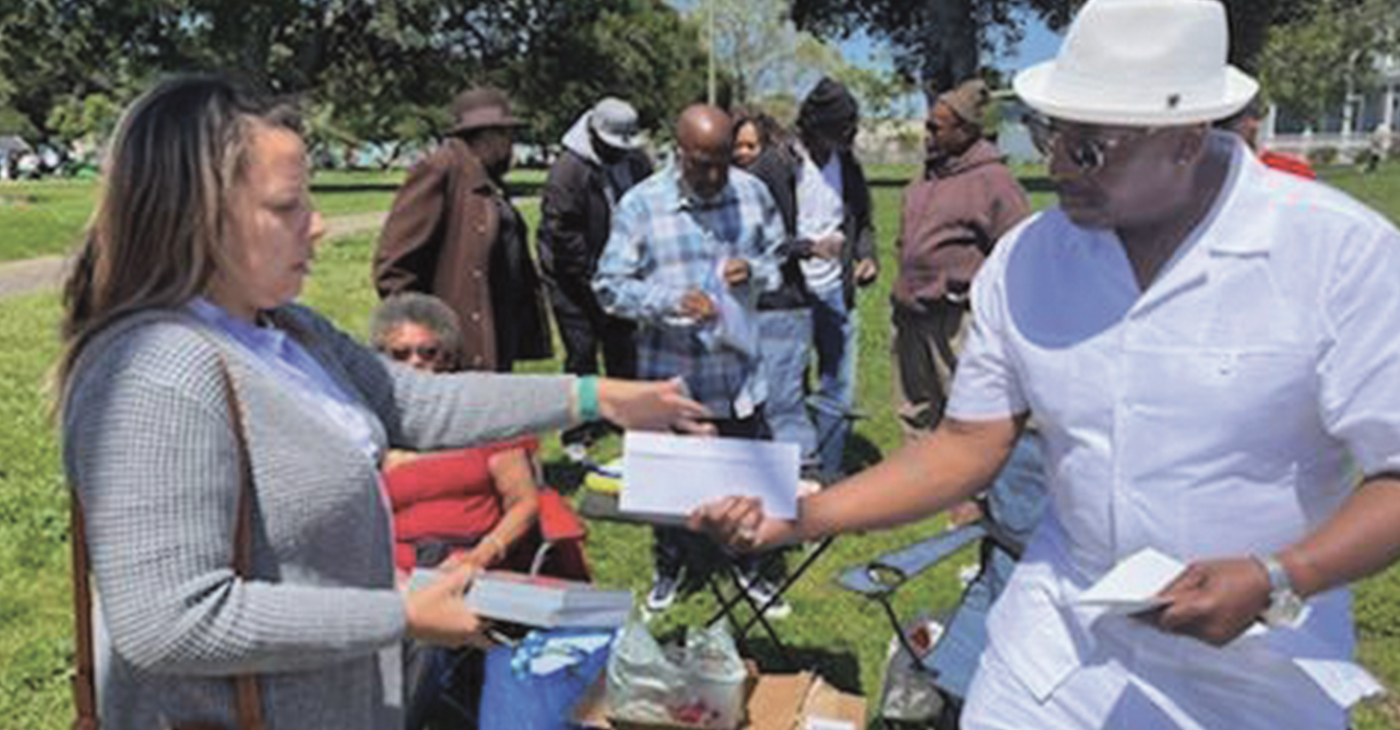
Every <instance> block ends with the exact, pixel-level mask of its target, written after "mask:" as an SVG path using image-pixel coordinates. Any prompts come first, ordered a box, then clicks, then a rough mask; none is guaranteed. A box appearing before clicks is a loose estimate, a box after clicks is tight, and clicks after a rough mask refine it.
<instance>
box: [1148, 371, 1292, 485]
mask: <svg viewBox="0 0 1400 730" xmlns="http://www.w3.org/2000/svg"><path fill="white" fill-rule="evenodd" d="M1126 355H1127V357H1126V358H1125V365H1126V369H1127V371H1128V372H1127V373H1126V376H1127V377H1126V378H1125V382H1126V384H1127V390H1128V392H1127V398H1126V400H1127V407H1128V410H1129V411H1130V413H1131V414H1132V415H1133V416H1134V421H1135V422H1136V424H1137V425H1138V426H1139V427H1140V428H1139V429H1138V431H1139V432H1138V434H1137V436H1138V437H1139V439H1153V440H1158V439H1159V440H1160V442H1159V443H1160V444H1161V445H1162V446H1161V451H1162V452H1163V453H1164V454H1165V455H1170V456H1172V457H1173V458H1175V459H1182V460H1185V461H1186V462H1187V463H1193V464H1196V465H1197V466H1214V467H1216V468H1227V469H1230V470H1232V471H1238V470H1240V469H1243V470H1246V471H1255V470H1260V469H1262V470H1265V471H1276V470H1278V469H1283V468H1285V462H1286V463H1289V464H1291V463H1293V462H1294V461H1295V460H1296V459H1297V458H1299V457H1300V456H1301V455H1300V454H1297V453H1296V450H1297V449H1300V448H1306V444H1308V443H1311V442H1312V439H1311V436H1313V435H1314V434H1315V433H1316V430H1317V428H1318V427H1319V419H1318V411H1317V375H1316V363H1315V358H1316V356H1315V354H1314V353H1313V352H1311V351H1308V350H1305V349H1302V348H1298V347H1292V346H1287V345H1283V346H1272V345H1264V346H1249V347H1200V348H1180V349H1141V350H1129V351H1128V352H1127V353H1126Z"/></svg>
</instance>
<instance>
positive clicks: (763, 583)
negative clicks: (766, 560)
mask: <svg viewBox="0 0 1400 730" xmlns="http://www.w3.org/2000/svg"><path fill="white" fill-rule="evenodd" d="M739 583H740V585H742V586H743V587H744V592H746V593H748V594H749V598H752V599H753V602H754V603H756V604H758V605H759V606H763V605H767V604H768V602H769V601H772V600H773V597H774V596H776V595H778V586H777V584H775V583H774V582H772V581H770V580H768V579H767V578H763V577H759V578H752V579H751V578H749V577H748V576H742V577H741V578H740V579H739ZM763 615H764V616H766V617H768V618H771V619H784V618H787V617H788V616H790V615H792V606H790V605H788V602H787V601H785V600H783V599H781V598H779V599H778V600H776V601H773V603H772V604H771V605H768V608H767V609H766V610H765V611H764V612H763Z"/></svg>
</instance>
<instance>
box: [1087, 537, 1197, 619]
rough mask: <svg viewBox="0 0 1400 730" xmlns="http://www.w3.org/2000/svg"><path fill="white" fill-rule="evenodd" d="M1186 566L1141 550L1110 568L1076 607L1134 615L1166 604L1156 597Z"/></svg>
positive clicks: (1174, 559) (1162, 555)
mask: <svg viewBox="0 0 1400 730" xmlns="http://www.w3.org/2000/svg"><path fill="white" fill-rule="evenodd" d="M1185 569H1186V566H1185V565H1184V564H1182V562H1181V561H1179V560H1177V559H1176V558H1173V557H1171V556H1169V555H1164V554H1162V553H1160V552H1157V551H1156V550H1153V549H1152V548H1143V549H1142V550H1139V551H1138V552H1136V553H1133V555H1132V556H1130V557H1129V558H1128V559H1126V560H1124V561H1123V562H1121V563H1119V564H1118V565H1115V566H1113V570H1110V571H1108V573H1107V574H1106V575H1104V577H1102V578H1100V579H1099V582H1097V583H1095V584H1094V585H1092V586H1090V587H1089V589H1088V590H1086V591H1084V592H1083V593H1081V594H1079V598H1078V599H1077V602H1078V603H1082V604H1086V605H1091V606H1102V607H1105V608H1107V609H1109V611H1110V612H1111V613H1137V612H1139V611H1146V610H1149V609H1153V608H1156V607H1158V606H1161V605H1162V604H1164V603H1165V601H1164V600H1163V599H1161V598H1160V597H1158V596H1157V594H1158V593H1159V592H1161V590H1162V589H1163V588H1166V587H1167V585H1168V584H1169V583H1171V582H1172V580H1173V579H1174V578H1176V577H1177V576H1178V575H1181V571H1183V570H1185Z"/></svg>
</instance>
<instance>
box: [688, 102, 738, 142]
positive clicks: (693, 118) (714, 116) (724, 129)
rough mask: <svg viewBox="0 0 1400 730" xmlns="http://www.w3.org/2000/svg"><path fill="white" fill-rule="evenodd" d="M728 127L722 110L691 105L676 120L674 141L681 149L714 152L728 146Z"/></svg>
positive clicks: (727, 120)
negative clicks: (679, 144) (678, 143)
mask: <svg viewBox="0 0 1400 730" xmlns="http://www.w3.org/2000/svg"><path fill="white" fill-rule="evenodd" d="M730 126H731V122H730V119H729V115H728V114H726V113H725V112H724V110H723V109H720V108H719V107H717V106H710V105H709V104H693V105H691V106H688V107H686V109H685V111H683V112H681V116H680V118H679V119H677V120H676V141H678V142H680V143H681V146H683V147H690V148H692V149H695V148H700V149H705V150H714V149H717V148H718V147H719V146H720V145H724V146H728V145H729V139H730V136H731V135H730Z"/></svg>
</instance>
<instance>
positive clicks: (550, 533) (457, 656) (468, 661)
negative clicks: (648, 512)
mask: <svg viewBox="0 0 1400 730" xmlns="http://www.w3.org/2000/svg"><path fill="white" fill-rule="evenodd" d="M539 498H540V501H539V509H540V511H539V515H538V516H537V518H536V520H537V521H536V526H535V529H534V530H532V531H531V534H527V535H526V536H525V537H523V538H521V540H520V541H519V542H517V543H516V545H515V546H514V547H513V548H512V550H511V552H510V553H509V554H508V555H507V556H506V559H505V560H504V561H503V562H502V564H501V567H502V568H505V569H507V570H515V569H522V570H523V569H525V568H526V566H528V572H529V574H530V575H548V576H553V577H556V578H567V579H569V580H579V581H588V580H589V579H590V572H589V569H588V561H587V559H586V557H585V555H584V551H583V541H584V538H585V537H586V536H587V534H588V528H587V527H586V526H585V525H584V522H583V520H582V519H581V518H580V517H579V516H578V514H577V513H575V512H574V510H573V507H571V506H570V505H569V501H568V500H567V499H565V498H564V497H563V496H562V495H561V494H559V492H557V491H555V490H554V489H551V488H549V487H541V488H540V490H539ZM417 650H418V651H426V652H427V655H426V656H425V657H423V659H422V660H421V665H422V666H421V669H420V670H419V671H420V674H421V676H422V677H424V679H423V680H421V681H420V682H418V683H417V687H416V690H415V691H414V693H413V694H414V696H413V697H412V698H410V702H409V704H408V717H407V722H406V723H405V727H408V728H422V727H431V728H448V727H450V728H475V727H476V726H477V718H478V713H479V711H478V707H479V706H480V702H481V694H480V691H481V687H482V684H483V683H484V682H485V679H486V675H485V663H484V661H483V660H482V657H483V655H482V654H481V653H480V652H477V651H475V650H471V649H453V650H449V649H426V648H423V647H419V648H418V649H417ZM410 663H411V664H412V662H410ZM409 679H411V678H409ZM410 686H413V685H410Z"/></svg>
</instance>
